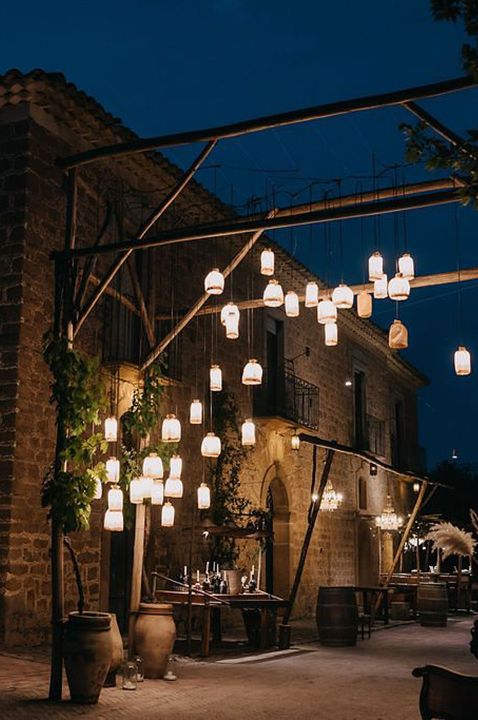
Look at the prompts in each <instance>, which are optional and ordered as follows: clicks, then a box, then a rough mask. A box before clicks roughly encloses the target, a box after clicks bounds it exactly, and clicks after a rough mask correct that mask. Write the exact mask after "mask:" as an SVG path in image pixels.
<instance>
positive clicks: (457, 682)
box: [412, 665, 478, 720]
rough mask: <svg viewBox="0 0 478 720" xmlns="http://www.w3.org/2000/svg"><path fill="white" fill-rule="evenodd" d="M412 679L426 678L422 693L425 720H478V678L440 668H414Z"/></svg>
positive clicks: (421, 710) (421, 699)
mask: <svg viewBox="0 0 478 720" xmlns="http://www.w3.org/2000/svg"><path fill="white" fill-rule="evenodd" d="M412 675H413V676H414V677H421V678H423V684H422V689H421V692H420V713H421V716H422V720H476V719H477V717H478V677H475V676H474V675H464V674H462V673H458V672H455V671H453V670H448V669H447V668H444V667H440V666H439V665H425V667H418V668H415V669H414V670H413V671H412Z"/></svg>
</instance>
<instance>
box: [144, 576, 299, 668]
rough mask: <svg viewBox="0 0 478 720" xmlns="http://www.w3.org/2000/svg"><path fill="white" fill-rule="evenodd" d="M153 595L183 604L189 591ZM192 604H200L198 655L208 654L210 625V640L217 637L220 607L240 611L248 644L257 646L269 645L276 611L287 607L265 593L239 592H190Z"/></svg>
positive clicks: (278, 599) (276, 598)
mask: <svg viewBox="0 0 478 720" xmlns="http://www.w3.org/2000/svg"><path fill="white" fill-rule="evenodd" d="M156 598H157V600H158V601H159V602H165V603H170V604H171V605H177V606H187V605H188V603H189V593H188V592H187V590H184V591H183V590H157V591H156ZM191 601H192V606H193V607H200V608H202V611H203V624H202V638H201V656H202V657H208V656H209V651H210V638H211V627H212V631H213V639H214V640H215V641H216V642H219V641H220V640H221V608H222V607H230V608H232V609H236V610H241V611H242V614H243V617H244V623H245V625H246V630H247V635H248V638H249V640H250V641H251V642H252V644H254V645H257V647H260V648H267V647H270V645H271V640H270V639H271V630H272V627H275V615H276V613H277V610H278V609H279V608H282V607H287V605H288V604H289V603H288V601H287V600H283V599H282V598H278V597H276V596H274V595H269V594H268V593H264V592H256V593H242V594H240V595H222V594H213V593H209V594H207V595H206V594H202V593H198V592H194V591H193V592H192V596H191Z"/></svg>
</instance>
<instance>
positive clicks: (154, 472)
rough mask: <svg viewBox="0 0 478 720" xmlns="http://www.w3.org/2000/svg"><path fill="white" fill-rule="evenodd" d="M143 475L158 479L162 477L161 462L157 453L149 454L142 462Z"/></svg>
mask: <svg viewBox="0 0 478 720" xmlns="http://www.w3.org/2000/svg"><path fill="white" fill-rule="evenodd" d="M143 475H144V476H145V477H150V478H155V479H160V478H162V477H163V475H164V468H163V461H162V460H161V458H160V457H159V455H158V454H157V453H149V455H147V456H146V457H145V458H144V460H143Z"/></svg>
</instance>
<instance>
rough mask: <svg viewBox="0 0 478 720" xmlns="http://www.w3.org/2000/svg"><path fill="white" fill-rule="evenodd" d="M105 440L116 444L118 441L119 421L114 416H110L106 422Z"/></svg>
mask: <svg viewBox="0 0 478 720" xmlns="http://www.w3.org/2000/svg"><path fill="white" fill-rule="evenodd" d="M105 440H106V441H107V442H116V441H117V440H118V421H117V419H116V418H115V417H114V416H113V415H110V417H107V418H106V420H105Z"/></svg>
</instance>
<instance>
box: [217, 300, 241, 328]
mask: <svg viewBox="0 0 478 720" xmlns="http://www.w3.org/2000/svg"><path fill="white" fill-rule="evenodd" d="M228 317H233V318H237V320H239V317H240V313H239V308H238V307H237V305H234V303H233V302H230V303H227V305H224V307H223V308H222V310H221V325H225V324H226V319H227V318H228Z"/></svg>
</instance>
